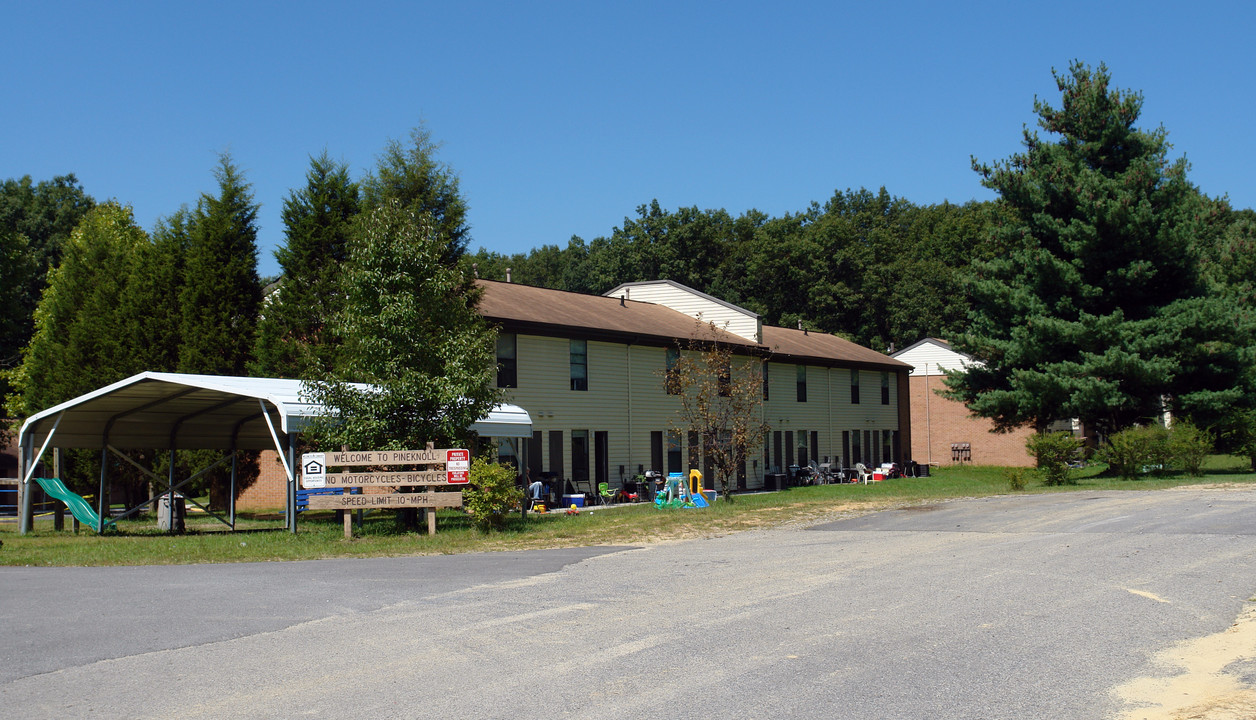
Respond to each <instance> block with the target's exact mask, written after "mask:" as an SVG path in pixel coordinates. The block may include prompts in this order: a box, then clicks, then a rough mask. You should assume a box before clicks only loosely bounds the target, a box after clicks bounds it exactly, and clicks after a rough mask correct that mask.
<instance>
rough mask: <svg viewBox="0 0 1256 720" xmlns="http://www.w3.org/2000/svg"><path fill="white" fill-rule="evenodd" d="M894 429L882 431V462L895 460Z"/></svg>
mask: <svg viewBox="0 0 1256 720" xmlns="http://www.w3.org/2000/svg"><path fill="white" fill-rule="evenodd" d="M894 460H895V458H894V431H892V430H882V431H881V462H894Z"/></svg>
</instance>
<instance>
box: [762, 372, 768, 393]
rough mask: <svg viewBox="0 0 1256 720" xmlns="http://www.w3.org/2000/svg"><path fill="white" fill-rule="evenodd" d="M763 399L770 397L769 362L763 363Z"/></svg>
mask: <svg viewBox="0 0 1256 720" xmlns="http://www.w3.org/2000/svg"><path fill="white" fill-rule="evenodd" d="M763 399H764V400H767V399H768V364H767V363H763Z"/></svg>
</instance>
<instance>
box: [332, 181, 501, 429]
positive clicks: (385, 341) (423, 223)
mask: <svg viewBox="0 0 1256 720" xmlns="http://www.w3.org/2000/svg"><path fill="white" fill-rule="evenodd" d="M447 247H448V243H447V241H446V239H445V238H444V237H442V236H441V235H440V234H439V232H438V231H437V229H436V226H435V225H434V223H433V221H432V219H431V218H430V217H428V216H426V215H419V214H417V213H416V212H415V211H414V210H413V209H411V208H408V207H403V206H402V205H401V204H400V203H398V202H395V201H392V202H386V203H385V204H383V205H381V206H379V207H375V208H372V209H370V210H369V211H366V212H364V213H363V215H362V216H361V218H360V220H359V223H358V225H357V228H356V230H355V237H354V242H353V244H352V247H351V250H350V259H349V263H348V264H347V266H346V268H345V271H344V278H343V284H342V289H343V292H344V307H343V309H342V310H341V313H340V315H339V317H338V318H337V321H336V328H337V333H338V334H339V335H340V336H341V338H342V341H343V343H344V345H343V353H344V355H343V357H344V363H343V365H342V366H341V367H340V368H338V369H337V370H336V371H335V372H334V373H333V375H332V378H331V379H330V380H328V381H327V382H314V383H310V384H309V387H310V390H311V392H312V394H313V396H314V397H315V398H316V399H317V400H318V401H320V402H322V403H323V404H325V405H327V406H328V407H330V408H332V409H334V411H335V414H336V416H337V419H336V421H334V422H330V423H324V424H322V425H321V426H320V427H319V428H318V432H317V438H318V442H319V444H320V445H321V446H323V447H331V448H339V447H340V446H342V445H348V446H351V447H353V448H364V449H365V448H370V449H394V450H396V449H404V448H407V447H423V444H424V443H426V442H428V441H432V442H435V443H437V444H438V446H439V445H441V444H446V443H452V442H454V441H456V440H460V439H462V438H465V437H466V432H467V429H468V428H469V427H470V426H471V423H473V422H475V421H476V420H478V419H480V418H481V417H483V416H484V415H485V414H487V413H488V411H489V410H490V409H491V408H492V407H493V406H494V405H495V404H496V403H497V402H498V400H499V397H500V392H499V391H498V390H496V389H495V388H494V387H493V379H494V373H495V370H496V333H495V332H493V330H492V328H490V327H489V326H488V324H487V323H486V322H485V320H484V318H483V317H482V316H481V315H480V314H479V313H478V312H477V311H476V303H477V301H478V298H479V292H478V291H477V289H476V287H475V285H474V282H473V279H472V278H471V277H470V276H469V275H467V274H464V273H463V272H461V271H460V270H459V269H458V268H457V267H454V266H451V265H448V264H446V263H445V262H444V253H445V250H446V248H447ZM355 383H368V384H369V385H370V387H369V388H364V387H363V386H361V385H355Z"/></svg>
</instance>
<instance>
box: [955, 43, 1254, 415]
mask: <svg viewBox="0 0 1256 720" xmlns="http://www.w3.org/2000/svg"><path fill="white" fill-rule="evenodd" d="M1056 81H1057V84H1058V86H1059V89H1060V91H1061V93H1062V94H1063V98H1062V104H1061V106H1060V107H1059V108H1054V107H1051V106H1050V105H1048V104H1047V103H1046V102H1043V101H1035V103H1034V110H1035V112H1036V113H1037V114H1038V116H1039V123H1038V124H1039V126H1040V127H1041V129H1042V130H1044V131H1046V132H1047V133H1050V134H1051V135H1053V136H1055V137H1056V138H1057V139H1055V140H1047V139H1044V138H1041V137H1040V136H1039V135H1038V133H1037V132H1032V131H1030V130H1028V129H1026V130H1025V132H1024V146H1025V151H1024V152H1023V153H1020V154H1017V155H1014V156H1012V157H1011V158H1010V159H1009V160H1006V161H1004V162H1000V163H995V164H994V165H984V164H979V163H977V162H976V161H974V169H975V170H977V171H978V172H980V173H981V174H982V176H983V178H984V180H983V184H984V185H986V186H987V187H989V188H991V189H993V190H995V191H997V192H998V193H999V196H1000V202H1001V203H1002V204H1003V206H1004V207H1005V208H1006V209H1007V210H1008V211H1009V214H1010V217H1011V218H1012V219H1011V220H1010V221H1008V222H1007V223H1005V224H1003V225H1001V226H999V227H997V228H996V229H995V231H994V239H995V242H996V244H998V245H1000V246H1002V247H1004V248H1006V254H1005V255H1003V256H1001V257H998V258H996V259H993V260H990V261H988V262H983V263H979V264H977V266H976V274H975V276H974V279H973V281H972V282H971V284H970V291H971V293H972V303H973V306H972V311H971V313H970V320H971V322H970V330H969V332H968V333H966V334H964V335H962V336H960V337H958V338H956V342H955V345H956V348H957V349H958V350H961V351H963V352H967V353H969V354H971V355H972V356H973V357H974V358H975V359H977V360H979V361H981V362H982V363H984V365H983V366H981V367H975V368H970V369H969V370H968V371H967V372H966V373H964V374H962V375H957V376H954V377H952V378H950V379H949V380H948V382H949V383H950V385H951V387H952V389H953V396H954V397H957V398H959V399H961V400H963V401H964V402H965V403H966V404H967V405H968V407H969V408H970V409H971V410H972V411H973V412H975V413H977V414H979V415H982V416H985V417H989V418H992V419H994V420H995V422H996V424H997V425H998V426H1000V427H1005V428H1006V427H1011V426H1015V425H1018V424H1022V423H1030V424H1033V425H1036V426H1043V425H1045V424H1046V423H1048V422H1050V421H1052V420H1056V419H1063V418H1069V417H1076V418H1080V419H1081V420H1083V421H1084V422H1086V423H1087V424H1088V425H1089V426H1091V427H1097V428H1098V429H1099V430H1107V431H1111V430H1118V429H1121V428H1123V427H1126V426H1128V425H1130V424H1132V423H1135V422H1139V421H1143V420H1146V419H1149V418H1151V417H1153V416H1155V415H1156V414H1158V413H1159V412H1160V411H1161V410H1162V406H1163V405H1164V404H1165V403H1166V402H1167V405H1168V408H1169V409H1172V410H1173V411H1175V412H1177V413H1179V414H1187V415H1193V416H1195V417H1196V420H1197V422H1201V424H1207V423H1208V422H1209V420H1210V419H1212V418H1213V417H1214V416H1215V413H1217V412H1218V411H1220V410H1222V409H1223V408H1224V407H1225V406H1226V405H1228V404H1231V403H1240V402H1242V401H1243V399H1244V397H1245V395H1246V393H1245V391H1244V388H1243V386H1242V381H1241V377H1240V376H1239V370H1240V368H1241V366H1242V364H1243V362H1242V357H1241V356H1242V355H1243V352H1244V350H1243V347H1242V346H1243V343H1244V342H1245V340H1244V338H1242V337H1241V336H1237V335H1236V334H1235V333H1234V332H1233V331H1234V326H1233V323H1232V319H1231V316H1230V314H1229V309H1228V308H1227V307H1226V303H1225V302H1224V301H1222V300H1220V299H1219V298H1217V297H1215V296H1210V295H1209V293H1208V290H1207V287H1206V285H1205V283H1204V282H1203V279H1202V276H1201V273H1200V272H1199V264H1198V262H1197V251H1198V249H1199V248H1200V247H1201V246H1204V245H1207V244H1210V243H1211V242H1212V241H1213V239H1214V238H1215V237H1216V234H1217V233H1218V232H1219V230H1220V228H1221V227H1222V226H1223V222H1222V220H1223V219H1224V218H1225V217H1226V216H1227V215H1228V213H1227V211H1226V208H1225V205H1224V203H1222V202H1217V201H1214V200H1210V199H1208V198H1206V197H1204V196H1203V195H1201V194H1200V193H1199V191H1198V190H1197V189H1196V188H1195V187H1194V186H1192V185H1191V184H1190V183H1189V182H1188V181H1187V178H1186V173H1187V169H1188V166H1187V163H1186V161H1185V159H1179V160H1177V161H1170V160H1169V159H1168V157H1167V155H1168V151H1169V148H1170V146H1169V144H1168V142H1167V141H1166V133H1165V131H1164V130H1163V129H1157V130H1154V131H1144V130H1140V129H1138V128H1136V127H1135V122H1136V121H1137V120H1138V116H1139V112H1140V110H1141V106H1142V97H1141V95H1139V94H1138V93H1132V92H1125V91H1121V90H1115V89H1110V88H1109V81H1110V77H1109V74H1108V70H1107V68H1106V67H1105V66H1103V65H1100V66H1099V67H1098V68H1097V69H1095V70H1092V69H1091V68H1090V67H1088V66H1086V65H1083V64H1081V63H1073V64H1072V65H1071V67H1070V70H1069V72H1068V73H1067V74H1061V73H1057V74H1056Z"/></svg>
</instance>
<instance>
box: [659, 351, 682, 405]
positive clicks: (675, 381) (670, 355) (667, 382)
mask: <svg viewBox="0 0 1256 720" xmlns="http://www.w3.org/2000/svg"><path fill="white" fill-rule="evenodd" d="M664 362H665V364H664V376H663V387H664V388H665V389H666V390H667V394H668V395H679V394H680V378H679V377H677V375H676V363H679V362H680V348H667V355H666V357H665V360H664Z"/></svg>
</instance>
